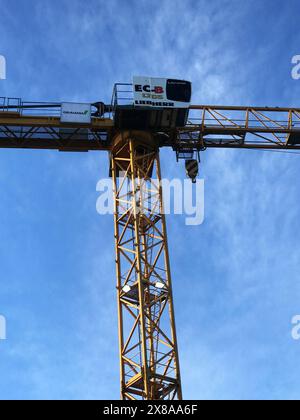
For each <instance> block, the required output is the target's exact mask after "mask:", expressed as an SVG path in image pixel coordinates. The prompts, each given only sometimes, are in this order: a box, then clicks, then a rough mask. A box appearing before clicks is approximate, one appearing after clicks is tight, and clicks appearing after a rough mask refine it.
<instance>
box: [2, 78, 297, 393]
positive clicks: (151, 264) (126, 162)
mask: <svg viewBox="0 0 300 420" xmlns="http://www.w3.org/2000/svg"><path fill="white" fill-rule="evenodd" d="M170 85H171V87H172V81H171V82H170ZM116 86H117V85H116ZM125 86H126V89H128V86H131V85H128V84H126V85H125ZM169 88H170V86H169ZM154 90H155V89H154ZM160 90H161V89H156V90H155V92H156V93H157V92H159V91H160ZM122 92H123V93H124V92H128V90H124V91H122ZM129 92H130V89H129ZM140 92H141V95H142V86H138V93H139V94H140ZM147 92H149V90H147ZM156 93H155V95H154V97H157V95H156ZM147 95H148V96H149V95H150V96H151V94H149V93H147ZM113 98H114V99H113V101H112V103H111V105H108V106H105V105H104V104H103V103H100V102H97V103H95V104H92V108H93V110H94V112H93V113H92V114H91V118H90V121H89V122H78V121H77V122H75V121H74V122H72V121H71V122H67V123H66V122H63V121H62V119H61V112H62V111H61V109H62V104H60V103H43V102H39V103H36V102H35V103H33V102H23V101H21V100H20V99H14V98H13V99H9V98H0V148H20V149H21V148H22V149H50V150H51V149H52V150H59V151H62V152H69V151H75V152H87V151H106V152H108V153H109V154H110V165H111V168H110V174H111V176H112V179H113V188H114V226H115V230H114V232H115V248H116V272H117V303H118V324H119V354H120V378H121V399H124V400H138V399H142V400H167V399H168V400H174V399H179V400H180V399H182V388H181V377H180V366H179V355H178V344H177V336H176V327H175V315H174V312H175V311H174V302H173V293H172V282H171V270H170V259H169V251H168V240H167V230H166V220H165V215H164V208H163V197H162V187H161V183H160V181H161V169H160V159H159V152H160V149H161V148H162V147H171V148H172V149H173V150H174V151H175V152H176V156H177V159H185V160H186V161H189V160H191V159H194V160H195V159H197V157H198V156H199V153H200V152H203V151H205V150H206V149H208V148H231V149H259V150H277V151H288V150H291V151H294V150H300V109H298V108H276V107H235V106H211V105H191V106H189V107H188V110H187V111H186V113H185V114H184V112H183V111H182V110H173V109H169V108H166V109H164V108H163V107H161V108H160V109H159V110H158V109H156V108H155V107H148V108H147V109H143V108H140V109H139V110H138V109H137V108H135V107H134V106H128V104H127V105H125V106H119V104H118V89H117V87H115V89H114V96H113ZM127 99H128V98H127ZM140 102H141V103H143V102H144V101H140ZM184 115H185V116H186V120H185V121H184V123H181V124H179V123H178V121H182V118H183V117H184ZM178 124H179V125H178Z"/></svg>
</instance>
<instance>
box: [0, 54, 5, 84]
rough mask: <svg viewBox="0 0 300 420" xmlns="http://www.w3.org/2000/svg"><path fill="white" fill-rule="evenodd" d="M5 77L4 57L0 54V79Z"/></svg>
mask: <svg viewBox="0 0 300 420" xmlns="http://www.w3.org/2000/svg"><path fill="white" fill-rule="evenodd" d="M5 79H6V59H5V57H4V56H3V55H0V80H5Z"/></svg>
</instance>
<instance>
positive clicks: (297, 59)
mask: <svg viewBox="0 0 300 420" xmlns="http://www.w3.org/2000/svg"><path fill="white" fill-rule="evenodd" d="M292 64H294V67H293V68H292V78H293V79H294V80H299V79H300V55H294V57H293V58H292Z"/></svg>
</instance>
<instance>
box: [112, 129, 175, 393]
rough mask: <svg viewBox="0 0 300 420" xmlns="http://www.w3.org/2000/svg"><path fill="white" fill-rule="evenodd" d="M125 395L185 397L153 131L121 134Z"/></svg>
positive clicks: (117, 157) (116, 177) (118, 234)
mask: <svg viewBox="0 0 300 420" xmlns="http://www.w3.org/2000/svg"><path fill="white" fill-rule="evenodd" d="M112 173H113V182H114V194H115V240H116V266H117V291H118V313H119V341H120V366H121V398H122V399H125V400H136V399H146V400H164V399H166V400H167V399H168V400H174V399H182V392H181V380H180V370H179V360H178V348H177V339H176V329H175V319H174V305H173V297H172V284H171V274H170V264H169V255H168V244H167V232H166V223H165V215H164V211H163V202H162V189H161V184H160V182H159V181H160V180H161V173H160V163H159V152H158V147H157V145H155V142H154V140H153V138H152V136H151V135H149V134H145V133H142V132H131V133H121V134H119V135H118V136H117V137H116V138H115V141H114V147H113V151H112Z"/></svg>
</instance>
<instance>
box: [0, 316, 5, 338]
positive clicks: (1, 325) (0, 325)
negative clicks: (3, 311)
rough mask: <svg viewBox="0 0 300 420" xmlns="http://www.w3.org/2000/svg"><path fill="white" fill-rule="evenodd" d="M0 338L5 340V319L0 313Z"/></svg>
mask: <svg viewBox="0 0 300 420" xmlns="http://www.w3.org/2000/svg"><path fill="white" fill-rule="evenodd" d="M0 340H6V319H5V317H4V316H3V315H0Z"/></svg>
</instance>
